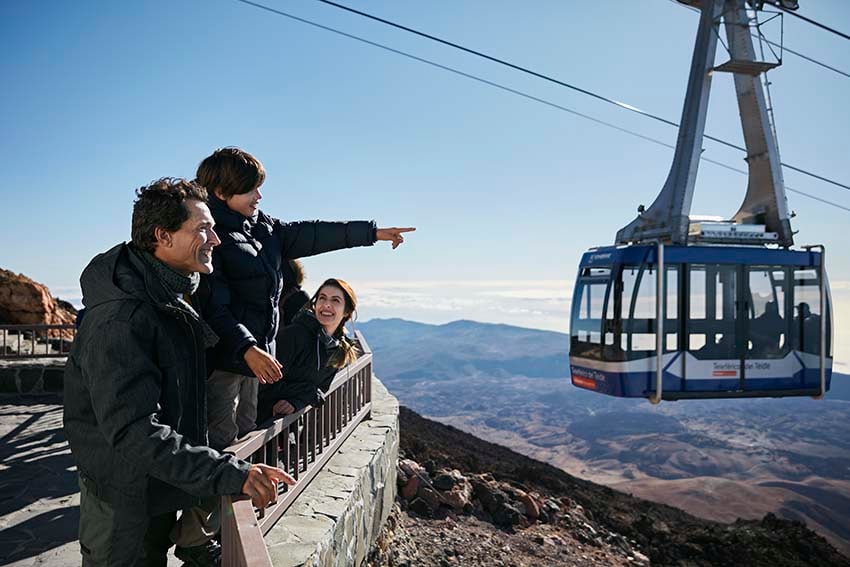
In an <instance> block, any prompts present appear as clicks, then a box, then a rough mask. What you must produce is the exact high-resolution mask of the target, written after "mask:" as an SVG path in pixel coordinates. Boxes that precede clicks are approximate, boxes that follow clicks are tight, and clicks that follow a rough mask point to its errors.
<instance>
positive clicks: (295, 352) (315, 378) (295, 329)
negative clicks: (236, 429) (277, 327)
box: [257, 310, 338, 424]
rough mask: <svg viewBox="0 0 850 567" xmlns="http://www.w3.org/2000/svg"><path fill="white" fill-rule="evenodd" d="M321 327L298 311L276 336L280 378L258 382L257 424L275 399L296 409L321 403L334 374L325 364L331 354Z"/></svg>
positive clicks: (269, 413) (268, 414)
mask: <svg viewBox="0 0 850 567" xmlns="http://www.w3.org/2000/svg"><path fill="white" fill-rule="evenodd" d="M322 334H323V331H322V326H321V324H319V322H318V321H317V320H316V317H315V316H314V315H313V313H312V312H310V311H307V310H305V311H301V312H300V313H298V315H296V316H295V319H294V320H293V321H292V324H291V325H288V326H286V327H284V328H283V329H282V330H281V332H280V334H279V335H278V339H279V342H278V345H277V347H278V350H277V357H278V361H279V362H280V364H281V366H283V368H282V371H283V378H282V379H280V380H279V381H277V382H275V383H273V384H260V391H259V395H258V399H257V423H258V424H260V423H263V422H264V421H267V420H268V419H269V418H271V417H273V416H272V408H273V407H274V405H275V403H276V402H277V401H278V400H286V401H288V402H289V403H291V404H292V405H293V406H295V410H296V411H297V410H300V409H302V408H303V407H305V406H307V405H317V404H321V403H322V402H323V401H324V400H323V396H322V393H323V392H327V390H328V388H329V387H330V385H331V382H333V379H334V376H336V373H337V370H338V369H337V368H333V367H330V366H328V365H327V363H328V359H329V358H330V357H331V356H332V354H333V349H329V348H328V346H327V344H326V342H325V341H324V340H322Z"/></svg>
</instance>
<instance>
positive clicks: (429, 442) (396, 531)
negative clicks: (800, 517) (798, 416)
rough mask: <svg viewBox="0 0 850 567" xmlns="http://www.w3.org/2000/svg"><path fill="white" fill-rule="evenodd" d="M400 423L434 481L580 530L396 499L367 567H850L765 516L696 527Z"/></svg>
mask: <svg viewBox="0 0 850 567" xmlns="http://www.w3.org/2000/svg"><path fill="white" fill-rule="evenodd" d="M400 421H401V453H402V455H403V456H404V457H406V458H408V459H413V460H414V461H417V462H419V463H425V464H426V465H425V466H426V468H427V469H428V470H429V471H432V472H433V473H434V475H435V478H436V476H439V473H437V472H436V471H440V470H446V471H448V470H451V469H458V471H459V472H460V473H461V474H463V475H466V476H467V477H470V478H471V477H472V475H485V476H488V475H489V476H492V478H494V479H495V480H496V481H502V482H506V483H509V484H510V485H511V486H512V487H516V488H517V489H521V490H522V491H524V492H525V493H529V494H539V495H540V498H542V499H547V500H551V501H555V502H560V503H561V505H562V507H563V508H567V507H571V508H572V509H573V510H578V511H580V513H581V515H582V517H584V518H586V521H584V522H581V523H576V522H575V520H574V517H575V515H574V514H570V513H565V514H564V515H563V516H559V518H561V519H559V520H557V521H555V520H552V519H550V520H549V521H548V522H545V523H544V521H543V520H542V519H541V520H537V521H534V520H531V521H526V522H523V523H521V524H519V525H517V526H514V527H508V528H505V527H504V526H503V527H501V528H499V527H496V525H493V520H492V518H491V517H490V516H488V515H487V514H486V513H483V512H480V511H479V510H480V506H477V505H476V506H472V505H467V506H466V507H465V508H464V510H465V512H464V513H458V514H455V513H452V512H451V511H450V510H447V509H446V508H445V506H443V505H440V507H439V508H438V510H437V512H435V513H430V512H429V511H428V510H427V509H426V510H425V511H422V510H420V512H419V513H417V512H416V511H413V510H412V508H414V506H413V505H408V504H407V503H406V502H405V501H404V500H403V499H401V506H400V508H399V509H398V510H396V512H395V513H394V514H393V518H392V520H391V521H390V523H389V524H388V526H387V527H386V528H385V533H384V534H382V536H381V538H379V543H378V545H377V546H376V548H375V550H373V554H372V557H371V561H370V564H371V565H373V566H375V567H378V566H386V567H389V566H401V565H422V566H424V567H429V566H432V565H434V566H437V565H440V566H442V565H451V564H457V565H471V566H478V565H481V566H484V565H487V566H490V565H497V564H498V565H506V566H509V565H514V566H517V567H519V566H523V565H629V564H646V559H648V560H649V561H650V562H651V564H652V565H670V566H685V565H688V566H703V565H705V566H708V565H711V566H718V565H748V566H765V567H767V566H770V567H775V566H807V567H811V566H827V565H828V566H835V567H841V566H850V559H848V558H847V557H845V556H843V555H841V554H840V553H839V552H838V551H837V550H836V549H835V548H834V547H832V546H831V545H830V544H829V543H828V542H827V541H826V540H825V539H824V538H823V537H821V536H818V535H817V534H815V533H813V532H812V531H811V530H809V529H808V528H806V527H805V525H803V524H802V523H800V522H794V521H788V520H781V519H778V518H776V517H775V516H773V515H768V516H766V517H764V518H763V519H761V520H758V521H737V522H735V523H732V524H722V523H717V522H711V521H706V520H701V519H699V518H696V517H694V516H691V515H689V514H687V513H685V512H683V511H681V510H678V509H675V508H672V507H669V506H665V505H661V504H654V503H651V502H648V501H645V500H641V499H638V498H634V497H632V496H629V495H626V494H624V493H621V492H617V491H615V490H612V489H610V488H607V487H603V486H599V485H596V484H593V483H591V482H587V481H583V480H580V479H577V478H575V477H573V476H571V475H569V474H567V473H565V472H564V471H562V470H560V469H557V468H555V467H553V466H550V465H547V464H545V463H541V462H538V461H535V460H533V459H530V458H528V457H525V456H522V455H519V454H517V453H515V452H513V451H511V450H510V449H508V448H506V447H502V446H499V445H495V444H493V443H488V442H486V441H483V440H481V439H478V438H476V437H474V436H472V435H469V434H467V433H464V432H462V431H460V430H458V429H456V428H454V427H451V426H446V425H443V424H440V423H437V422H435V421H431V420H428V419H425V418H423V417H421V416H419V415H418V414H416V413H415V412H413V411H411V410H409V409H407V408H402V410H401V414H400ZM434 484H435V485H436V484H438V483H437V482H436V481H434ZM566 503H572V504H571V505H567V504H566ZM417 509H418V508H417ZM440 511H442V513H440ZM428 516H434V517H428ZM496 523H498V522H496ZM544 524H545V525H544ZM588 534H593V535H592V536H589V535H588ZM597 536H604V537H597ZM617 542H621V543H617ZM618 550H620V552H619V553H618ZM638 550H640V551H638Z"/></svg>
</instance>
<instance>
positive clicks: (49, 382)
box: [44, 368, 65, 392]
mask: <svg viewBox="0 0 850 567" xmlns="http://www.w3.org/2000/svg"><path fill="white" fill-rule="evenodd" d="M64 379H65V369H64V368H45V369H44V391H45V392H61V391H62V385H63V383H64Z"/></svg>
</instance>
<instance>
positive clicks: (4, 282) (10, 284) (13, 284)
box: [0, 268, 77, 325]
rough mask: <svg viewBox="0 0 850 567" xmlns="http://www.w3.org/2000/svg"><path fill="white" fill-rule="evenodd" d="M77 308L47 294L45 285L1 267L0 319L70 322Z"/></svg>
mask: <svg viewBox="0 0 850 567" xmlns="http://www.w3.org/2000/svg"><path fill="white" fill-rule="evenodd" d="M76 315H77V310H76V309H74V306H73V305H71V304H70V303H68V302H67V301H62V300H61V299H57V298H54V297H53V296H52V295H50V290H49V289H47V286H45V285H43V284H40V283H38V282H36V281H33V280H31V279H30V278H28V277H27V276H25V275H23V274H15V273H14V272H10V271H8V270H4V269H2V268H0V323H8V324H20V325H34V324H48V325H67V324H73V323H74V320H75V318H76Z"/></svg>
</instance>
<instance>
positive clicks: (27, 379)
mask: <svg viewBox="0 0 850 567" xmlns="http://www.w3.org/2000/svg"><path fill="white" fill-rule="evenodd" d="M43 374H44V369H43V368H21V369H20V370H19V371H18V378H19V379H20V388H21V393H22V394H27V393H31V392H32V393H36V392H41V391H42V382H41V378H42V375H43Z"/></svg>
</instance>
